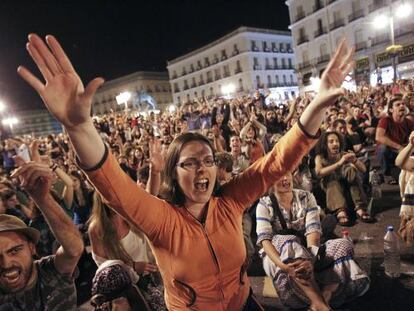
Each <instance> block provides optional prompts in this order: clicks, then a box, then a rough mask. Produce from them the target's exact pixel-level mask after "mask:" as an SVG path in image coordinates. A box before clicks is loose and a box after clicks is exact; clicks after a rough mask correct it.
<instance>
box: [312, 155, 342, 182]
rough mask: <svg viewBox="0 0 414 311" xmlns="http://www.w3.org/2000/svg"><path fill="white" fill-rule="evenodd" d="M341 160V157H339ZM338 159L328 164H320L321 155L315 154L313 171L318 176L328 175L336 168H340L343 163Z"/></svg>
mask: <svg viewBox="0 0 414 311" xmlns="http://www.w3.org/2000/svg"><path fill="white" fill-rule="evenodd" d="M341 160H342V158H341ZM341 160H339V161H338V162H336V163H334V164H331V165H329V166H325V167H323V166H322V157H321V156H320V155H317V156H316V158H315V173H316V176H317V177H319V178H322V177H325V176H328V175H330V174H332V173H333V172H335V171H336V170H337V169H338V168H340V167H341V166H342V165H343V162H341Z"/></svg>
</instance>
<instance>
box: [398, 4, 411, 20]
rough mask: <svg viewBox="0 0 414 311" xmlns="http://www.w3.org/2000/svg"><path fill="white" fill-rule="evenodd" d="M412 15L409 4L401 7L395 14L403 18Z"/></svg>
mask: <svg viewBox="0 0 414 311" xmlns="http://www.w3.org/2000/svg"><path fill="white" fill-rule="evenodd" d="M410 14H411V5H409V4H408V3H404V4H402V5H400V6H399V7H398V9H397V11H396V12H395V15H396V16H397V17H401V18H404V17H407V16H408V15H410Z"/></svg>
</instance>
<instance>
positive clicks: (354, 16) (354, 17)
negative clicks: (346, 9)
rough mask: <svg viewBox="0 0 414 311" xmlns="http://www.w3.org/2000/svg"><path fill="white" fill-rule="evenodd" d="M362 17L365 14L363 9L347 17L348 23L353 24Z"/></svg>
mask: <svg viewBox="0 0 414 311" xmlns="http://www.w3.org/2000/svg"><path fill="white" fill-rule="evenodd" d="M364 16H365V13H364V10H363V9H361V10H357V11H355V12H352V14H350V15H348V23H350V22H353V21H355V20H357V19H359V18H361V17H364Z"/></svg>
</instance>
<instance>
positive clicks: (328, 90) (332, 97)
mask: <svg viewBox="0 0 414 311" xmlns="http://www.w3.org/2000/svg"><path fill="white" fill-rule="evenodd" d="M353 54H354V49H353V48H349V47H348V45H347V43H346V41H345V40H342V41H341V43H340V44H339V46H338V49H337V50H336V52H335V55H334V56H333V57H332V59H331V60H330V62H329V63H328V66H327V67H326V69H325V71H324V72H323V74H322V77H321V84H320V87H319V92H318V98H319V100H320V101H321V102H323V103H324V105H325V106H329V105H332V104H333V103H334V102H335V101H336V99H337V98H338V97H339V96H341V95H343V94H344V90H343V89H342V88H341V85H342V83H343V82H344V79H345V77H346V76H347V75H348V74H349V72H350V71H351V69H352V68H353V66H354V62H353V60H352V58H353Z"/></svg>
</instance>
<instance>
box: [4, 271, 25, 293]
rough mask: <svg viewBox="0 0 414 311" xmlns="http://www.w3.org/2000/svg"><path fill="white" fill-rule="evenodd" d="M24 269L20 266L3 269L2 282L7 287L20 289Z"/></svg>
mask: <svg viewBox="0 0 414 311" xmlns="http://www.w3.org/2000/svg"><path fill="white" fill-rule="evenodd" d="M22 277H23V275H22V271H21V269H19V268H15V267H14V268H11V269H7V270H3V271H2V272H1V274H0V278H1V280H2V282H1V283H2V284H4V286H5V287H6V288H9V289H10V290H13V289H18V287H19V285H20V283H21V281H22Z"/></svg>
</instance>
